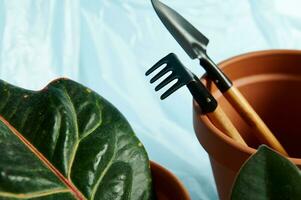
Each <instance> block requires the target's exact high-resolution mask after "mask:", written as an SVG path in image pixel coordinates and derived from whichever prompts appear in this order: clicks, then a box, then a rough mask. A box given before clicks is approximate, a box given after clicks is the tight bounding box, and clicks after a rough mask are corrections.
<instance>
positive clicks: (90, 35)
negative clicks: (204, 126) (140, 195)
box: [0, 0, 301, 200]
mask: <svg viewBox="0 0 301 200" xmlns="http://www.w3.org/2000/svg"><path fill="white" fill-rule="evenodd" d="M163 2H164V3H166V4H168V5H170V6H171V7H172V8H174V9H176V10H177V11H178V12H179V13H181V14H182V15H183V16H185V17H186V18H187V19H188V20H189V21H191V22H192V23H193V24H194V25H195V26H196V27H197V28H198V29H199V30H201V31H202V32H203V33H204V34H205V35H206V36H207V37H208V38H209V39H210V43H209V48H208V53H209V55H211V57H212V58H213V59H214V60H215V61H216V62H219V61H221V60H224V59H226V58H229V57H231V56H234V55H237V54H241V53H245V52H248V51H254V50H260V49H270V48H294V49H300V48H301V12H300V8H301V3H299V2H300V1H298V0H294V1H283V0H269V1H268V0H265V1H259V0H254V1H251V0H250V1H241V0H228V1H223V0H210V1H209V0H189V1H187V0H177V1H175V0H165V1H163ZM169 52H175V53H177V54H178V55H179V57H180V58H181V59H182V61H183V62H184V63H186V64H187V66H189V67H190V69H192V70H193V71H194V72H196V73H198V74H199V75H201V74H202V73H203V71H202V69H201V68H200V67H199V66H198V63H197V61H192V60H190V59H189V57H188V56H187V55H186V54H185V52H184V51H183V50H182V49H181V48H180V46H179V45H178V44H177V43H176V42H175V41H174V39H173V38H172V37H171V35H170V34H169V33H168V32H167V31H166V29H165V28H164V26H163V25H162V24H161V22H160V21H159V19H158V18H157V16H156V14H155V12H154V11H153V9H152V7H151V3H150V1H148V0H93V1H92V0H82V1H79V0H73V1H71V0H69V1H68V0H65V1H63V0H52V1H45V0H7V1H3V0H0V76H1V79H4V80H6V81H9V82H11V83H13V84H17V85H19V86H22V87H26V88H29V89H40V88H42V87H43V86H45V85H46V84H47V83H48V82H49V81H51V80H52V79H54V78H56V77H60V76H66V77H69V78H71V79H74V80H76V81H79V82H81V83H83V84H85V85H87V86H89V87H90V88H92V89H93V90H95V91H97V92H99V93H100V94H101V95H102V96H104V97H105V98H107V99H108V100H109V101H111V102H112V103H113V104H114V105H115V106H117V107H118V108H119V109H120V110H121V111H122V113H124V115H125V116H126V117H127V119H128V120H129V122H130V123H131V125H132V126H133V128H134V129H135V131H136V133H137V135H138V137H139V138H140V139H141V140H142V142H143V143H144V145H145V147H146V149H147V151H148V153H149V156H150V158H151V159H152V160H155V161H157V162H159V163H161V164H162V165H164V166H166V167H167V168H169V169H170V170H172V171H173V172H174V173H175V174H176V175H177V176H178V177H180V179H181V180H182V181H183V182H184V184H185V185H186V187H187V188H188V190H189V192H190V194H191V196H192V198H193V199H202V200H207V199H210V200H212V199H213V200H214V199H217V195H216V189H215V186H214V182H213V178H212V172H211V168H210V163H209V161H208V157H207V154H206V152H205V151H204V150H203V149H202V147H201V146H200V145H199V143H198V141H197V139H196V137H195V135H194V131H193V128H192V119H191V118H192V112H191V110H192V108H191V107H192V106H191V96H190V95H189V93H188V92H187V90H186V89H184V88H182V89H181V90H180V91H178V92H177V93H175V94H174V95H172V96H171V97H169V98H168V99H167V100H166V101H160V100H159V94H156V93H155V92H154V90H153V89H154V87H153V86H151V85H150V84H149V83H148V78H146V77H145V76H144V73H145V71H146V70H147V69H148V68H149V67H150V66H152V65H153V64H154V63H155V62H156V61H157V60H158V59H160V58H161V57H163V56H165V55H166V54H168V53H169Z"/></svg>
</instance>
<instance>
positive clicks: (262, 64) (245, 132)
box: [206, 52, 301, 158]
mask: <svg viewBox="0 0 301 200" xmlns="http://www.w3.org/2000/svg"><path fill="white" fill-rule="evenodd" d="M221 67H222V69H223V71H224V72H225V73H226V74H227V75H228V76H229V77H230V79H231V80H233V83H234V85H235V86H236V87H237V88H238V89H239V90H240V92H241V93H242V94H243V95H244V96H245V98H246V99H247V100H248V101H249V103H250V104H251V105H252V107H253V108H254V109H255V111H256V112H257V113H258V114H259V116H260V117H261V118H262V119H263V121H264V122H265V123H266V124H267V126H268V127H269V128H270V129H271V131H272V132H273V133H274V135H275V136H276V138H277V139H278V140H279V141H280V143H281V144H282V145H283V146H284V148H285V149H286V150H287V151H288V153H289V154H290V157H295V158H301V145H300V141H301V105H300V103H301V54H300V52H299V54H298V55H295V54H290V53H287V54H267V55H261V56H253V57H252V56H250V57H248V58H244V59H241V60H236V61H235V62H230V63H227V62H225V63H224V64H222V66H221ZM206 84H207V87H208V88H210V90H211V91H212V93H213V95H214V96H215V97H216V98H217V100H218V102H219V104H220V105H221V107H222V108H223V110H224V111H225V112H226V113H227V115H228V117H230V119H231V121H232V122H233V123H234V125H235V126H236V128H237V129H238V130H239V132H240V133H241V134H242V136H243V137H244V139H245V140H246V142H247V143H248V145H249V146H251V147H253V148H257V147H258V146H259V145H260V144H261V143H260V142H259V141H258V140H257V138H256V137H255V135H254V133H253V132H252V130H251V129H250V128H249V127H248V126H247V125H246V123H245V122H244V121H243V120H242V119H241V117H240V116H239V115H238V114H237V112H236V111H235V110H234V109H233V108H232V106H231V105H230V104H229V103H228V102H227V101H226V99H225V98H224V97H223V96H222V95H221V93H220V92H219V91H217V89H216V87H215V86H213V84H212V83H211V82H210V81H207V82H206ZM213 124H214V122H213ZM299 125H300V126H299Z"/></svg>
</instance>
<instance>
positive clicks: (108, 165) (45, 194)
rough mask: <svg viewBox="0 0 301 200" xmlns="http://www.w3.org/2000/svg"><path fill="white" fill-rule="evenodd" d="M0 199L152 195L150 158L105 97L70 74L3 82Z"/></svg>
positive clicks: (105, 199) (141, 199) (106, 199)
mask: <svg viewBox="0 0 301 200" xmlns="http://www.w3.org/2000/svg"><path fill="white" fill-rule="evenodd" d="M0 94H1V95H0V115H1V116H3V118H0V152H1V155H0V199H1V200H2V199H5V200H7V199H35V200H36V199H53V200H54V199H64V200H68V199H91V200H93V199H101V200H113V199H114V200H129V199H131V200H148V199H151V196H152V194H151V184H152V183H151V173H150V167H149V160H148V157H147V153H146V151H145V149H144V147H143V145H142V144H141V143H140V142H139V140H138V139H137V137H136V136H135V134H134V132H133V130H132V129H131V127H130V125H129V123H128V122H127V121H126V119H125V118H124V117H123V116H122V114H121V113H120V112H119V111H118V110H117V109H116V108H115V107H114V106H113V105H111V104H110V103H109V102H108V101H106V100H105V99H103V98H102V97H100V96H99V95H98V94H96V93H95V92H93V91H91V90H90V89H88V88H86V87H84V86H82V85H80V84H78V83H76V82H74V81H71V80H67V79H57V80H55V81H53V82H51V83H50V84H49V85H48V86H47V87H46V88H44V89H43V90H41V91H30V90H25V89H22V88H18V87H15V86H13V85H10V84H8V83H6V82H3V81H1V82H0Z"/></svg>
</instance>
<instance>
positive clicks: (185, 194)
mask: <svg viewBox="0 0 301 200" xmlns="http://www.w3.org/2000/svg"><path fill="white" fill-rule="evenodd" d="M150 167H151V170H152V171H159V172H160V173H161V174H164V176H165V177H167V178H169V179H170V180H171V181H172V182H174V183H175V185H177V186H178V187H179V189H180V191H179V192H180V193H181V194H183V197H184V199H185V200H190V199H191V198H190V195H189V192H188V190H187V189H186V187H185V186H184V184H183V183H182V182H181V181H180V179H179V178H178V177H176V175H174V174H173V173H172V172H171V171H169V170H168V169H166V168H165V167H163V166H162V165H160V164H158V163H156V162H154V161H152V160H150Z"/></svg>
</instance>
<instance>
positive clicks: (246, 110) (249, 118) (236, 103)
mask: <svg viewBox="0 0 301 200" xmlns="http://www.w3.org/2000/svg"><path fill="white" fill-rule="evenodd" d="M223 95H224V96H225V97H226V99H227V100H228V101H229V102H230V103H231V105H232V106H233V107H234V108H235V110H236V111H237V112H238V113H239V114H240V115H241V117H242V118H243V119H244V120H245V122H246V123H247V124H248V125H249V126H250V127H251V128H252V129H253V130H254V133H255V134H256V136H257V137H258V139H259V140H260V141H261V142H263V143H266V144H267V145H269V146H271V147H272V148H274V149H275V150H276V151H278V152H279V153H281V154H283V155H286V156H288V153H287V152H286V151H285V149H284V148H283V146H282V145H281V144H280V142H279V141H278V140H277V138H276V137H275V136H274V135H273V133H272V132H271V131H270V129H269V128H268V127H267V126H266V125H265V123H264V122H263V121H262V119H261V118H260V117H259V116H258V114H257V113H256V112H255V111H254V109H253V108H252V107H251V105H250V104H249V103H248V101H247V100H246V99H245V98H244V97H243V95H242V94H241V93H240V92H239V90H238V89H237V88H235V87H234V86H232V87H231V88H230V89H229V90H227V91H226V92H224V93H223Z"/></svg>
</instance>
